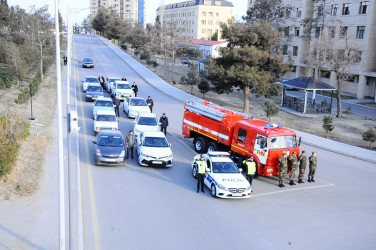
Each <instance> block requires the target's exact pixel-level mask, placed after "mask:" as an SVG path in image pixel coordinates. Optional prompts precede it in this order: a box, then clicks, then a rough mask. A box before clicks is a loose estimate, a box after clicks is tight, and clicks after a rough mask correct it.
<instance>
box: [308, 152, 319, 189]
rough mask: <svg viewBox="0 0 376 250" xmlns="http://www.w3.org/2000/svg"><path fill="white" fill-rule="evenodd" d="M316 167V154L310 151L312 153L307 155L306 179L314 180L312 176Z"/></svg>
mask: <svg viewBox="0 0 376 250" xmlns="http://www.w3.org/2000/svg"><path fill="white" fill-rule="evenodd" d="M316 168H317V156H316V153H315V152H312V155H311V156H310V157H309V174H308V181H309V182H311V181H312V182H315V180H314V179H313V177H314V176H315V172H316Z"/></svg>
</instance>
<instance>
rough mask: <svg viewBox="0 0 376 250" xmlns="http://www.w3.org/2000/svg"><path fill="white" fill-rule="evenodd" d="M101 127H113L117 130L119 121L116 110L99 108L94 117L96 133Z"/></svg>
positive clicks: (112, 128)
mask: <svg viewBox="0 0 376 250" xmlns="http://www.w3.org/2000/svg"><path fill="white" fill-rule="evenodd" d="M101 129H111V130H114V131H117V130H118V129H119V128H118V121H117V118H116V115H115V111H114V110H111V111H110V110H98V111H97V114H96V116H95V117H94V135H97V133H98V132H99V131H100V130H101Z"/></svg>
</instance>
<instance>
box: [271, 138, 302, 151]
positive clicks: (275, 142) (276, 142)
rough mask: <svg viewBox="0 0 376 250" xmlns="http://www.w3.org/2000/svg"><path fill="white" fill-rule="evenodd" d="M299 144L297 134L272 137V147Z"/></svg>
mask: <svg viewBox="0 0 376 250" xmlns="http://www.w3.org/2000/svg"><path fill="white" fill-rule="evenodd" d="M296 146H297V143H296V136H295V135H284V136H275V137H270V149H279V148H295V147H296Z"/></svg>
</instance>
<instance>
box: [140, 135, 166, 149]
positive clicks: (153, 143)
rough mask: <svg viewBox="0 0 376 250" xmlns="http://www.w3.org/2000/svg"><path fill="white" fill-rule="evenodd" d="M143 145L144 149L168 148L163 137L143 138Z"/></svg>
mask: <svg viewBox="0 0 376 250" xmlns="http://www.w3.org/2000/svg"><path fill="white" fill-rule="evenodd" d="M143 145H144V146H145V147H158V148H162V147H168V143H167V140H166V138H163V137H145V140H144V144H143Z"/></svg>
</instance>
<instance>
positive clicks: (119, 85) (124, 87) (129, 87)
mask: <svg viewBox="0 0 376 250" xmlns="http://www.w3.org/2000/svg"><path fill="white" fill-rule="evenodd" d="M117 88H118V89H131V86H130V85H129V84H125V83H124V84H118V85H117Z"/></svg>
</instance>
